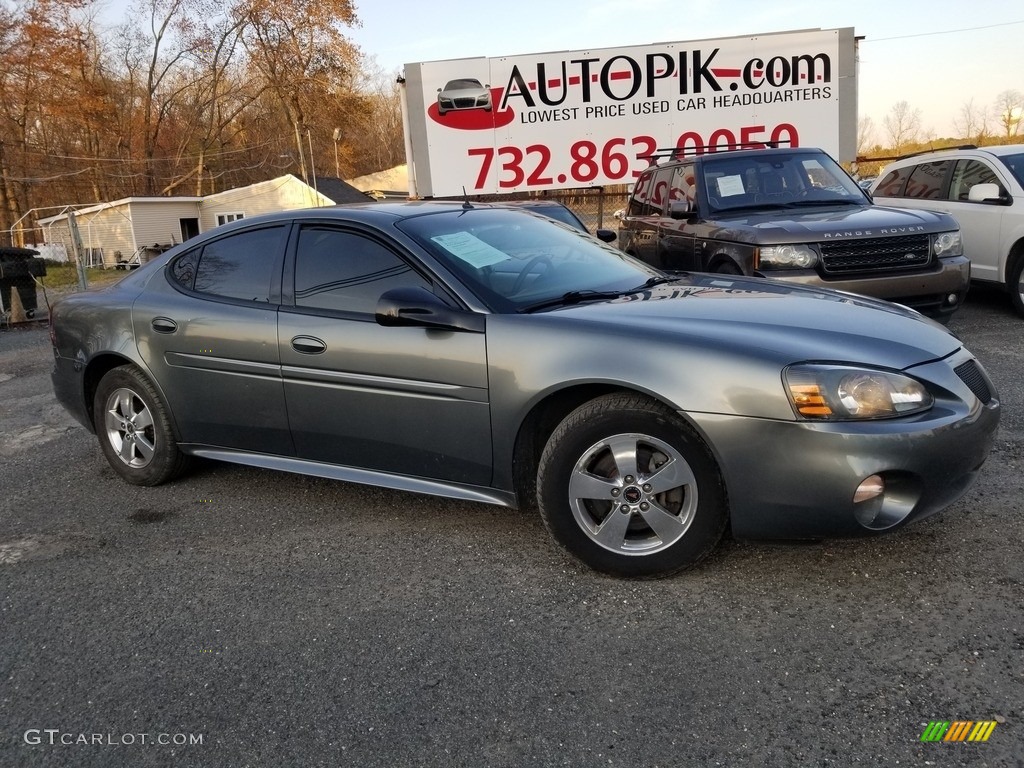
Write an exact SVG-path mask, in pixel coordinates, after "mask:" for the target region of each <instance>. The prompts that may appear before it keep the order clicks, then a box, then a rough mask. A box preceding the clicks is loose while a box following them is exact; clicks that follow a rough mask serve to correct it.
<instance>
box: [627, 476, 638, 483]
mask: <svg viewBox="0 0 1024 768" xmlns="http://www.w3.org/2000/svg"><path fill="white" fill-rule="evenodd" d="M635 479H636V478H635V477H633V476H632V475H626V482H627V483H632V482H633V481H634V480H635Z"/></svg>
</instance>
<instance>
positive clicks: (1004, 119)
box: [995, 89, 1024, 138]
mask: <svg viewBox="0 0 1024 768" xmlns="http://www.w3.org/2000/svg"><path fill="white" fill-rule="evenodd" d="M995 112H996V115H997V116H998V119H999V124H1000V125H1001V126H1003V131H1005V135H1006V137H1007V138H1010V137H1011V136H1016V135H1017V133H1018V132H1019V131H1020V123H1021V120H1022V119H1024V96H1022V95H1021V92H1020V91H1015V90H1012V89H1011V90H1008V91H1003V92H1002V93H1000V94H999V95H998V96H996V105H995Z"/></svg>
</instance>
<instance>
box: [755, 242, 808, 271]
mask: <svg viewBox="0 0 1024 768" xmlns="http://www.w3.org/2000/svg"><path fill="white" fill-rule="evenodd" d="M758 263H759V264H760V266H762V267H774V268H775V269H809V268H811V267H813V266H814V265H815V264H817V263H818V254H817V253H815V252H814V249H813V248H811V247H810V246H809V245H765V246H761V248H759V249H758Z"/></svg>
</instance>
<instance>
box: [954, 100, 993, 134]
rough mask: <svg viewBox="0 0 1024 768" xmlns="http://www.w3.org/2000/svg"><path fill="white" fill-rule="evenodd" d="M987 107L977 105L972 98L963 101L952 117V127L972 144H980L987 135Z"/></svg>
mask: <svg viewBox="0 0 1024 768" xmlns="http://www.w3.org/2000/svg"><path fill="white" fill-rule="evenodd" d="M988 119H989V115H988V109H986V108H985V107H979V106H977V105H976V104H975V103H974V99H971V100H970V101H968V102H966V103H964V104H963V105H962V106H961V107H960V111H959V113H957V116H956V117H955V118H953V127H954V128H956V131H957V133H958V134H959V135H960V136H962V137H963V138H965V139H967V140H969V141H970V142H972V143H974V144H982V143H984V141H985V139H986V138H988V135H989V133H988V132H989V125H988Z"/></svg>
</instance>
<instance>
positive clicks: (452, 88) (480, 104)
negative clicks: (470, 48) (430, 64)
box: [437, 77, 491, 115]
mask: <svg viewBox="0 0 1024 768" xmlns="http://www.w3.org/2000/svg"><path fill="white" fill-rule="evenodd" d="M462 109H483V110H485V111H487V112H490V111H491V91H490V86H488V85H483V84H481V83H480V81H479V80H476V79H474V78H472V77H460V78H458V79H456V80H449V81H448V82H447V83H446V84H445V86H444V88H438V89H437V111H438V112H439V113H440V114H441V115H444V114H447V113H448V112H454V111H456V110H462Z"/></svg>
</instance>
